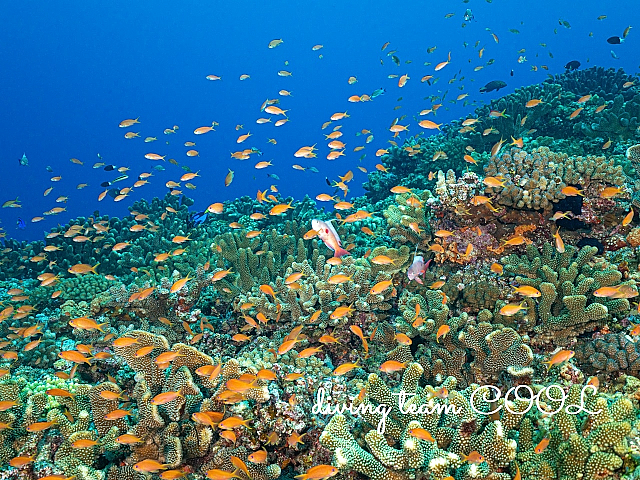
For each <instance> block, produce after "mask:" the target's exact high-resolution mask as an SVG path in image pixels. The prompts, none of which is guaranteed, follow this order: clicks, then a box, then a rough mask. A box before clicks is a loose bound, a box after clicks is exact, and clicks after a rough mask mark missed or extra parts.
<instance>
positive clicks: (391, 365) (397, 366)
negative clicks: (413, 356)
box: [380, 360, 407, 373]
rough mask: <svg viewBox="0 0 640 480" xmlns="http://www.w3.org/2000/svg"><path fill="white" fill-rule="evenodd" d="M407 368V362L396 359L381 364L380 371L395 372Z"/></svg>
mask: <svg viewBox="0 0 640 480" xmlns="http://www.w3.org/2000/svg"><path fill="white" fill-rule="evenodd" d="M405 368H407V362H404V363H401V362H398V361H396V360H387V361H386V362H384V363H383V364H382V365H380V371H381V372H385V373H393V372H397V371H400V370H404V369H405Z"/></svg>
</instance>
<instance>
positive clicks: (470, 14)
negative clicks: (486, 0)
mask: <svg viewBox="0 0 640 480" xmlns="http://www.w3.org/2000/svg"><path fill="white" fill-rule="evenodd" d="M473 19H474V16H473V12H472V11H471V9H470V8H467V10H466V12H464V21H465V22H470V21H471V20H473Z"/></svg>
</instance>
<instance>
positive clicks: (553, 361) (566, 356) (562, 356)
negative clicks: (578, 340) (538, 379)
mask: <svg viewBox="0 0 640 480" xmlns="http://www.w3.org/2000/svg"><path fill="white" fill-rule="evenodd" d="M575 354H576V352H574V351H573V350H560V351H559V352H558V353H556V354H554V355H553V356H552V357H551V358H550V359H549V360H547V361H546V362H542V363H544V364H545V365H547V370H551V367H552V366H554V365H558V364H560V363H564V362H566V361H568V360H571V359H572V358H573V356H574V355H575Z"/></svg>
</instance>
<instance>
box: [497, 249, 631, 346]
mask: <svg viewBox="0 0 640 480" xmlns="http://www.w3.org/2000/svg"><path fill="white" fill-rule="evenodd" d="M597 251H598V249H597V248H596V247H590V246H585V247H583V248H582V249H581V250H578V249H576V248H575V247H571V246H568V247H567V248H566V251H565V252H564V253H559V252H558V251H557V250H556V249H555V248H554V247H553V246H552V245H551V244H548V243H546V244H544V246H543V249H542V252H539V251H538V249H537V248H536V247H535V246H533V245H528V246H527V253H526V255H523V256H519V255H516V254H512V255H510V256H508V257H506V258H505V259H504V271H505V273H508V274H511V275H515V281H516V282H517V283H518V284H519V285H529V286H532V287H535V288H537V289H538V290H539V291H540V292H541V293H542V296H541V297H540V299H539V301H538V302H537V304H536V302H535V301H534V300H533V299H531V298H529V299H527V300H526V302H527V306H528V310H527V311H526V313H525V314H524V315H522V314H518V315H517V316H516V317H504V316H502V315H500V314H499V313H497V314H496V319H497V320H498V321H500V322H502V323H505V324H510V323H511V321H512V320H511V319H513V318H515V319H516V320H515V321H516V322H518V323H519V324H520V326H519V329H520V330H521V331H522V330H526V331H527V332H529V333H530V334H531V335H532V339H531V341H532V344H536V345H543V344H549V343H553V344H554V345H567V344H568V343H569V342H570V341H571V339H572V338H574V337H577V336H578V335H580V334H581V333H583V332H586V331H590V330H592V329H593V328H594V327H595V326H599V325H604V323H606V322H607V321H608V320H611V319H612V318H613V317H620V318H622V317H624V316H626V315H628V313H629V308H630V307H629V301H628V300H627V299H610V298H603V297H594V296H593V292H594V291H595V290H597V289H598V288H600V287H606V286H612V285H618V284H619V283H620V281H621V279H622V274H621V273H620V272H619V271H618V270H617V269H616V268H615V267H614V266H612V265H609V264H607V263H602V262H600V261H599V260H597V259H596V258H595V255H596V253H597Z"/></svg>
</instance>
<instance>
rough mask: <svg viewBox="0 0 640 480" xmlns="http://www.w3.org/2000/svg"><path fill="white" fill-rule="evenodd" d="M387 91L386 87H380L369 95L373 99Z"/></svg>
mask: <svg viewBox="0 0 640 480" xmlns="http://www.w3.org/2000/svg"><path fill="white" fill-rule="evenodd" d="M385 92H386V90H385V89H384V88H378V89H376V90H374V91H373V93H372V94H371V95H369V96H370V97H371V100H373V99H374V98H376V97H379V96H380V95H384V93H385Z"/></svg>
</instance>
